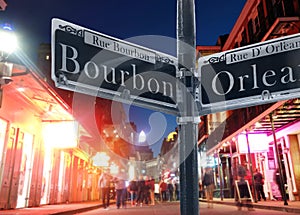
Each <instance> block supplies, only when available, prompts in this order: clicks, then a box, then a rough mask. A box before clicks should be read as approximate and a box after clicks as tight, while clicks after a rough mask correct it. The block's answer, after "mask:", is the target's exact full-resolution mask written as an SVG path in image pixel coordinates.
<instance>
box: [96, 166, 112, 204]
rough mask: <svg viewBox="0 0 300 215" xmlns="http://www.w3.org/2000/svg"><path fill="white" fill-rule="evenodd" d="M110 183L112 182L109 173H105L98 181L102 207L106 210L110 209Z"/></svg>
mask: <svg viewBox="0 0 300 215" xmlns="http://www.w3.org/2000/svg"><path fill="white" fill-rule="evenodd" d="M110 182H111V176H110V175H109V174H108V173H106V172H104V171H103V172H102V174H101V175H100V177H99V180H98V189H99V190H100V191H101V197H102V205H103V207H104V209H108V207H109V187H110Z"/></svg>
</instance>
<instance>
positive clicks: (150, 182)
mask: <svg viewBox="0 0 300 215" xmlns="http://www.w3.org/2000/svg"><path fill="white" fill-rule="evenodd" d="M154 184H155V180H154V178H153V177H152V176H150V178H149V180H148V182H147V185H148V186H149V191H150V204H151V205H155V195H154Z"/></svg>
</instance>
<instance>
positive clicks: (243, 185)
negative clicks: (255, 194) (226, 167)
mask: <svg viewBox="0 0 300 215" xmlns="http://www.w3.org/2000/svg"><path fill="white" fill-rule="evenodd" d="M237 176H238V182H237V187H235V190H236V192H239V198H238V199H236V200H237V206H238V210H242V207H243V203H244V200H243V199H246V206H247V208H248V210H249V211H253V210H254V209H253V205H252V201H251V193H250V192H251V191H250V188H249V187H248V186H249V184H247V182H246V180H245V177H246V176H247V170H246V168H245V167H244V166H242V165H239V166H238V167H237Z"/></svg>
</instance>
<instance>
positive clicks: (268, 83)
mask: <svg viewBox="0 0 300 215" xmlns="http://www.w3.org/2000/svg"><path fill="white" fill-rule="evenodd" d="M198 65H199V68H198V72H199V76H200V82H201V87H200V88H199V95H200V98H199V100H200V106H201V112H202V114H208V113H212V112H219V111H224V110H229V109H236V108H242V107H248V106H252V105H259V104H265V103H269V102H275V101H279V100H286V99H291V98H296V97H300V34H295V35H291V36H286V37H281V38H279V39H274V40H268V41H266V42H262V43H258V44H254V45H250V46H245V47H241V48H238V49H233V50H229V51H226V52H221V53H217V54H213V55H210V56H205V57H202V58H200V59H199V61H198Z"/></svg>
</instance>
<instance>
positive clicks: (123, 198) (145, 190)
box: [98, 172, 179, 209]
mask: <svg viewBox="0 0 300 215" xmlns="http://www.w3.org/2000/svg"><path fill="white" fill-rule="evenodd" d="M112 183H113V184H114V188H115V192H116V206H117V208H118V209H119V208H121V207H122V208H126V203H127V200H129V201H130V203H131V205H132V206H143V204H144V205H155V202H156V201H160V202H165V201H174V200H179V183H178V182H177V181H174V180H160V182H159V183H156V181H155V179H154V178H153V177H148V176H139V178H138V179H133V180H131V181H129V183H127V181H126V176H125V175H119V176H117V177H113V176H111V175H110V174H108V173H107V172H103V173H102V174H101V175H100V177H99V181H98V188H99V191H100V193H101V199H102V204H103V207H104V209H108V207H109V202H110V193H109V192H110V188H111V187H110V186H111V184H112Z"/></svg>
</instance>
